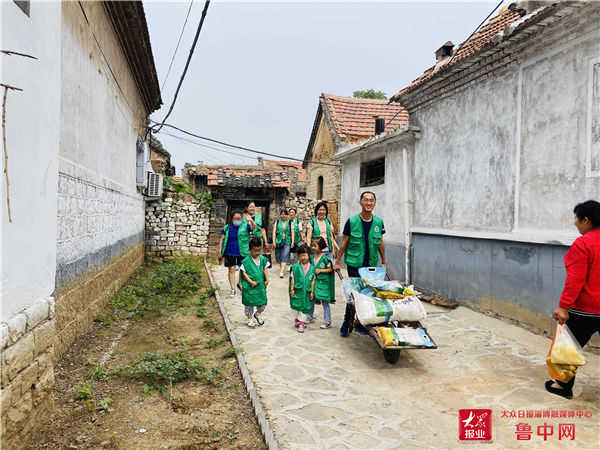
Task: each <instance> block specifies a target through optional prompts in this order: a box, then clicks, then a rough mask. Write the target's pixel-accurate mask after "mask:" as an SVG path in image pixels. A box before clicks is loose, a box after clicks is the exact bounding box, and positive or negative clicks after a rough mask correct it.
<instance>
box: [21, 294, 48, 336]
mask: <svg viewBox="0 0 600 450" xmlns="http://www.w3.org/2000/svg"><path fill="white" fill-rule="evenodd" d="M24 313H25V316H26V317H27V331H30V330H32V329H33V328H35V327H36V326H37V325H39V324H40V323H41V322H43V321H44V320H46V319H47V318H48V302H46V299H43V300H41V301H37V302H35V303H34V304H33V305H31V306H30V307H29V308H27V309H26V310H25V311H24Z"/></svg>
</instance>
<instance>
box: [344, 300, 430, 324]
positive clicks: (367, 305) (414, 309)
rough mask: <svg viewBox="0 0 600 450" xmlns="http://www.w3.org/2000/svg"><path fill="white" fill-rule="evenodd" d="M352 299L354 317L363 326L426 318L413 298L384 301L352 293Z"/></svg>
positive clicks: (421, 306) (422, 308)
mask: <svg viewBox="0 0 600 450" xmlns="http://www.w3.org/2000/svg"><path fill="white" fill-rule="evenodd" d="M352 297H354V304H355V307H356V315H357V316H358V320H359V321H360V323H362V324H363V325H377V324H380V323H385V322H392V321H396V320H399V321H401V322H418V321H420V320H423V319H424V318H425V317H426V316H427V313H426V312H425V308H424V307H423V304H422V303H421V301H420V300H419V299H418V298H417V297H414V296H410V297H405V298H403V299H398V300H384V299H378V298H373V297H368V296H366V295H363V294H359V293H357V292H353V293H352Z"/></svg>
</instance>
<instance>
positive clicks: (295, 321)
mask: <svg viewBox="0 0 600 450" xmlns="http://www.w3.org/2000/svg"><path fill="white" fill-rule="evenodd" d="M298 325H300V321H299V320H298V319H294V326H295V327H296V328H298Z"/></svg>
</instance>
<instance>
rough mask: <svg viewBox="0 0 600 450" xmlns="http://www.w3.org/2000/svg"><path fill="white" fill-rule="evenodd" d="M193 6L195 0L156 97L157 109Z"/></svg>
mask: <svg viewBox="0 0 600 450" xmlns="http://www.w3.org/2000/svg"><path fill="white" fill-rule="evenodd" d="M193 5H194V0H192V1H191V2H190V7H189V8H188V10H187V14H186V16H185V21H184V22H183V27H182V28H181V33H179V39H178V40H177V45H176V46H175V51H174V52H173V56H172V57H171V62H170V63H169V68H168V69H167V74H166V75H165V79H164V81H163V84H162V86H161V87H160V93H159V94H158V96H157V97H156V101H155V105H154V106H155V107H156V106H157V105H156V102H158V99H159V98H160V96H161V94H162V91H163V89H164V88H165V85H166V84H167V79H168V78H169V74H170V73H171V68H172V67H173V61H175V56H176V55H177V50H179V44H180V43H181V38H182V37H183V32H184V31H185V26H186V25H187V22H188V18H189V17H190V11H191V10H192V6H193Z"/></svg>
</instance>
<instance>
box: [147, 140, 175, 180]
mask: <svg viewBox="0 0 600 450" xmlns="http://www.w3.org/2000/svg"><path fill="white" fill-rule="evenodd" d="M148 148H149V149H150V164H151V165H152V169H153V170H154V172H156V173H160V174H161V175H163V176H167V177H172V176H173V175H175V166H172V165H171V154H170V153H169V152H168V151H167V150H166V149H165V148H164V147H163V145H162V143H161V142H160V141H159V140H158V139H156V138H155V137H154V136H152V135H151V134H148Z"/></svg>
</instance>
